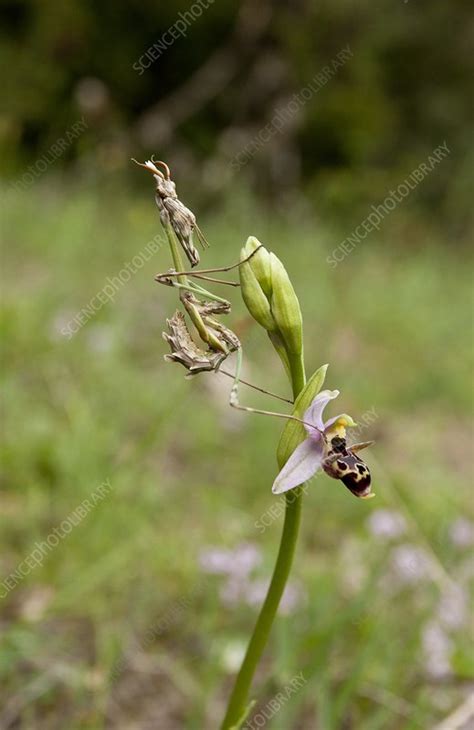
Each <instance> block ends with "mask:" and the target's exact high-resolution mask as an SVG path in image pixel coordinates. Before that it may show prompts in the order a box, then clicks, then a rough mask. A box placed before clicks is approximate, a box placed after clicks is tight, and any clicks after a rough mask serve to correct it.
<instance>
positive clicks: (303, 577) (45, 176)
mask: <svg viewBox="0 0 474 730" xmlns="http://www.w3.org/2000/svg"><path fill="white" fill-rule="evenodd" d="M0 7H1V14H2V19H3V23H2V41H1V47H0V59H1V62H2V67H3V68H4V70H5V74H4V80H3V84H4V89H3V94H2V101H3V104H2V112H1V116H0V138H1V143H2V148H3V151H4V157H3V159H4V165H3V173H2V175H3V177H2V182H1V185H2V213H3V215H2V221H3V225H2V243H3V245H2V251H3V253H2V284H3V287H2V292H3V293H2V376H3V381H4V388H3V407H2V419H3V429H2V432H3V433H2V450H3V454H2V464H3V469H2V482H1V484H2V489H1V493H0V521H1V527H2V529H1V539H2V545H1V552H0V566H1V581H2V582H1V584H0V596H1V598H0V620H1V627H2V639H1V660H0V672H1V682H0V687H1V688H0V706H1V709H0V728H2V730H3V729H4V728H15V729H20V730H36V729H39V728H41V729H44V730H56V729H57V730H63V729H64V728H67V729H68V730H79V729H80V730H82V729H86V730H105V729H106V728H118V729H120V730H148V729H150V730H151V728H153V730H155V729H156V728H159V729H160V730H161V729H163V730H177V729H179V728H186V729H189V730H200V729H201V728H210V729H212V728H215V727H218V723H219V721H220V719H221V718H222V714H223V710H224V707H225V701H226V698H227V697H228V693H229V691H230V688H231V685H232V679H233V676H234V674H235V671H236V669H237V668H238V665H239V661H240V658H241V655H242V652H243V650H244V648H245V644H246V640H247V638H248V636H249V633H250V631H251V628H252V627H253V624H254V621H255V618H256V615H257V611H258V607H259V605H260V603H261V600H262V597H263V593H264V588H265V582H266V581H267V580H268V578H269V576H270V574H271V570H272V567H273V562H274V559H275V555H276V550H277V546H278V542H279V538H280V531H281V525H282V514H281V511H282V510H281V500H279V499H276V498H275V497H273V496H272V494H271V490H270V487H271V483H272V481H273V479H274V477H275V473H276V459H275V450H276V445H277V442H278V438H279V434H280V432H281V428H282V427H281V422H279V421H277V420H276V419H275V420H271V419H265V418H261V417H259V416H250V415H247V414H242V413H236V412H235V411H232V410H231V409H230V408H229V407H228V405H227V401H228V393H229V383H230V381H229V380H228V379H227V378H225V377H224V376H223V375H214V374H207V375H206V374H203V375H200V376H198V377H196V378H195V379H193V380H186V379H185V378H184V374H185V371H184V370H183V369H182V368H180V367H179V366H178V365H170V364H165V363H164V361H163V355H164V354H165V353H166V351H167V347H166V344H165V343H164V342H163V340H162V338H161V333H162V331H163V329H164V326H165V319H166V318H167V317H169V316H170V315H171V314H172V313H173V312H174V310H175V308H176V297H175V295H174V293H173V291H172V290H171V289H166V288H165V287H159V286H158V285H157V284H155V283H154V281H153V277H154V274H155V273H156V272H157V271H165V270H166V269H167V268H168V267H169V266H170V265H171V264H170V257H169V254H168V252H167V250H166V248H165V247H163V248H160V250H159V251H157V252H156V253H155V254H154V255H149V254H147V255H146V256H145V257H144V258H142V263H141V264H140V266H137V265H133V263H131V262H132V261H133V259H134V257H136V256H139V255H143V252H144V251H146V250H147V249H146V246H147V243H148V242H150V241H151V240H152V239H154V237H155V236H156V235H157V234H160V233H161V231H160V225H159V219H158V216H157V212H156V207H155V204H154V201H153V185H152V180H151V179H149V177H148V176H147V175H146V174H145V173H144V172H142V171H141V170H140V169H139V168H136V167H134V166H133V165H131V164H130V157H132V156H133V157H137V158H138V159H140V160H141V159H144V158H146V157H149V156H150V155H151V154H152V153H155V154H156V155H157V157H158V158H162V159H165V160H166V161H167V162H168V164H169V165H170V167H171V169H172V172H173V177H174V179H175V181H176V183H177V187H178V192H179V194H180V197H181V198H182V200H183V201H184V202H185V203H186V204H187V205H188V206H189V207H191V208H192V210H193V211H194V212H195V213H196V215H197V217H198V220H199V224H200V227H201V228H202V229H203V231H204V232H205V235H206V237H207V239H208V240H209V242H210V243H211V247H210V249H209V250H208V251H207V252H206V253H205V254H203V255H202V265H203V266H206V267H208V266H222V265H226V264H229V263H233V262H235V261H236V260H237V258H238V254H239V250H240V247H241V245H242V244H243V243H244V241H245V239H246V238H247V236H248V235H250V234H252V235H255V236H257V237H258V238H259V239H260V240H261V241H262V242H263V243H264V244H265V245H266V246H267V248H270V249H272V250H274V251H275V253H276V254H277V255H278V256H279V257H280V258H281V259H282V260H283V261H284V263H285V265H286V266H287V269H288V271H289V274H290V276H291V279H292V282H293V284H294V286H295V289H296V290H297V293H298V296H299V298H300V302H301V307H302V310H303V316H304V327H305V346H306V363H307V368H308V371H309V374H310V373H311V372H312V371H313V370H315V369H316V368H317V367H319V366H320V365H321V364H323V363H326V362H328V363H330V367H329V371H328V377H327V380H326V386H327V387H329V388H339V389H340V390H341V396H340V398H339V401H338V403H337V404H336V405H335V406H334V407H335V408H337V407H338V406H340V408H339V410H343V411H347V412H348V413H350V414H351V415H353V416H354V418H355V419H356V420H358V421H359V422H360V423H361V424H366V425H365V426H364V427H363V428H361V431H360V433H361V435H362V434H363V435H362V438H363V439H364V440H365V439H366V438H374V439H376V441H377V443H376V446H375V447H373V448H372V449H371V450H370V452H368V453H367V462H368V463H369V465H370V467H371V469H372V472H373V482H374V491H375V492H376V495H377V497H376V499H374V500H372V501H370V502H362V501H358V500H356V499H354V498H353V497H352V496H351V495H350V493H349V492H348V491H347V490H346V489H345V488H344V487H343V486H342V485H341V484H339V483H338V482H336V481H334V480H330V479H328V478H327V477H325V476H321V475H319V476H318V477H317V479H316V480H314V482H311V484H310V486H309V488H308V493H307V496H306V498H305V505H304V515H303V525H302V533H301V536H300V542H299V547H298V552H297V558H296V561H295V565H294V570H293V573H292V581H291V585H290V587H289V589H288V592H287V594H286V596H285V599H284V602H283V606H282V610H281V615H280V617H279V619H278V621H277V623H276V624H275V627H274V630H273V633H272V636H271V641H270V643H269V646H268V648H267V651H266V653H265V656H264V660H263V662H262V665H261V667H260V670H259V673H258V675H257V678H256V681H255V684H254V696H255V698H256V699H257V705H256V711H259V712H261V713H264V715H263V716H264V717H265V713H266V717H265V726H268V727H271V728H275V730H288V729H290V730H306V729H308V730H359V728H364V730H379V729H380V730H382V729H383V730H399V729H400V728H401V729H403V730H418V729H421V728H423V729H425V728H435V727H438V726H439V727H440V728H441V727H445V726H444V725H443V726H441V723H442V722H443V720H445V719H446V718H449V717H450V716H451V715H452V714H453V713H455V712H456V711H459V710H460V714H458V717H461V720H460V721H459V722H458V724H454V720H453V721H452V722H451V721H450V722H451V724H450V725H449V726H448V725H446V727H450V728H453V730H454V728H458V729H459V730H460V729H461V728H467V727H470V725H469V722H472V719H471V720H470V719H469V708H468V704H467V703H468V695H469V692H470V691H471V690H472V680H473V673H474V670H473V666H472V656H471V655H472V652H470V651H469V640H468V639H469V637H470V634H469V629H468V618H469V588H470V586H471V585H472V578H473V575H474V570H473V565H472V545H473V542H474V515H473V512H474V510H473V499H472V458H471V450H472V400H471V395H470V390H471V388H470V386H471V384H472V355H473V347H472V345H473V340H472V275H471V270H472V269H471V266H472V256H471V253H470V246H469V243H470V240H471V237H472V203H471V198H470V193H471V189H472V160H473V150H472V138H471V137H470V134H469V131H470V119H469V116H468V90H469V87H468V81H469V77H470V75H471V68H470V66H471V55H472V53H471V50H470V47H469V42H470V40H472V13H470V5H469V4H468V3H467V2H463V1H458V2H452V3H449V4H448V3H445V2H441V1H440V0H439V1H438V0H434V1H433V2H429V3H428V2H422V1H421V0H420V2H415V0H410V1H409V2H403V1H402V0H397V1H395V0H392V1H391V2H389V1H388V0H383V2H381V3H379V4H378V5H377V6H376V7H374V5H373V4H371V3H369V2H366V1H364V2H358V3H355V2H348V1H347V0H340V1H339V2H336V3H329V2H319V3H316V2H311V1H309V0H300V1H299V2H298V1H295V2H262V3H258V4H257V3H253V2H241V3H237V2H230V0H219V2H214V3H211V2H209V1H208V0H201V2H200V3H199V2H196V3H194V5H192V4H191V3H189V4H187V3H183V2H177V3H174V4H169V5H168V6H166V7H163V6H162V5H161V4H159V3H156V2H154V3H152V2H148V1H146V2H141V3H138V2H134V1H133V0H130V1H129V2H123V1H122V2H115V3H111V2H103V3H96V4H94V3H92V2H88V1H87V0H71V1H70V2H69V3H64V4H62V3H59V2H57V0H43V1H42V2H41V3H40V2H38V1H37V0H24V1H21V0H18V1H16V2H14V1H13V0H10V1H5V2H2V3H1V6H0ZM199 11H200V12H199ZM180 14H181V15H180ZM183 18H184V20H183ZM190 18H191V20H190ZM179 20H181V21H183V22H186V29H185V35H182V36H181V35H177V37H176V38H175V39H173V38H172V35H171V34H170V33H171V32H170V30H169V29H170V28H176V27H178V28H179V27H180V26H176V23H177V21H179ZM170 39H171V40H172V42H169V41H170ZM160 43H161V45H160ZM153 44H155V45H156V47H158V48H160V49H161V50H160V51H159V53H158V51H157V50H156V47H155V50H154V51H153V50H152V51H150V50H149V49H150V48H152V47H153ZM346 47H349V48H350V50H351V57H350V58H349V59H348V60H347V61H346V62H345V63H343V64H342V65H341V66H340V67H339V68H337V70H335V71H334V73H331V74H330V75H329V76H328V75H327V73H326V81H325V83H324V84H320V82H317V84H318V87H317V91H316V92H315V93H313V94H312V95H311V96H310V98H309V99H308V100H307V101H305V103H304V104H298V105H297V107H298V108H297V109H295V110H294V112H292V113H291V114H289V115H287V119H286V122H285V124H284V125H283V128H282V129H281V130H280V131H278V132H275V133H273V134H272V135H271V139H270V140H269V141H268V142H266V143H265V142H263V143H261V142H260V143H259V144H258V149H255V150H254V152H253V153H252V154H249V155H247V157H246V164H245V165H242V166H240V167H239V166H236V165H235V164H233V162H234V161H235V159H236V156H237V155H239V154H240V153H242V151H244V150H246V149H247V150H248V149H250V148H249V147H248V145H251V144H252V141H255V139H256V138H258V139H260V140H261V137H258V135H260V134H261V130H262V129H264V128H265V126H266V125H267V124H268V123H269V122H271V120H272V118H274V117H275V114H276V112H277V111H278V110H282V109H287V108H288V104H290V102H291V100H292V99H293V98H294V94H298V93H299V92H300V91H301V90H302V89H303V88H305V87H306V86H307V85H308V84H309V83H310V82H311V81H312V80H313V79H315V78H316V77H317V76H318V74H321V73H325V72H324V71H323V69H324V68H325V67H326V66H329V67H330V68H332V69H334V66H333V60H334V59H335V58H336V57H337V54H338V53H340V51H341V50H342V49H344V48H346ZM147 53H148V55H147ZM153 53H155V55H157V56H158V57H157V58H156V59H155V60H154V61H153V62H151V61H150V58H151V55H150V54H153ZM140 59H141V60H140ZM134 64H135V68H134ZM148 64H149V67H147V68H145V65H148ZM137 69H138V70H137ZM61 140H62V141H61ZM444 142H446V144H447V146H448V148H449V150H450V153H449V154H448V155H447V156H446V157H445V158H444V159H442V160H441V161H440V162H439V164H437V165H436V166H435V167H434V168H433V170H432V171H431V172H430V173H429V174H428V175H426V176H425V177H424V179H423V180H422V181H421V182H420V183H419V185H418V186H417V187H416V188H415V189H414V190H413V191H411V192H410V194H409V195H408V196H407V197H405V198H404V199H403V201H402V202H401V203H400V204H398V205H397V206H396V208H395V209H394V210H393V211H392V212H390V214H389V215H387V216H386V217H385V218H384V220H383V221H382V222H381V224H380V229H379V230H378V231H377V230H375V231H372V232H370V233H369V234H368V235H367V236H366V237H365V238H364V240H363V241H361V242H360V243H359V244H358V245H357V246H356V247H354V248H353V250H351V251H350V253H349V254H348V255H347V256H346V257H345V258H344V259H343V260H342V261H341V262H340V263H339V264H338V265H337V266H335V267H332V266H330V265H329V264H328V261H327V258H328V257H330V256H331V255H332V252H333V251H334V250H335V249H337V247H338V246H340V245H341V243H342V242H343V241H344V240H345V239H346V238H347V237H349V236H351V235H353V231H354V229H355V228H357V227H358V226H359V225H360V224H361V223H362V221H363V220H364V219H365V218H366V217H367V215H368V214H369V213H370V212H371V206H372V205H375V206H377V205H380V204H382V203H383V201H384V199H385V198H386V197H387V196H388V195H389V192H390V190H391V189H393V188H397V186H398V185H400V184H401V183H403V181H404V180H405V179H406V178H408V177H409V175H410V173H411V172H412V171H413V170H414V169H416V168H418V167H419V165H420V164H422V163H424V162H426V160H427V158H428V156H429V155H430V154H431V153H432V151H433V150H434V149H435V148H437V147H438V146H439V145H442V144H443V143H444ZM145 259H146V260H145ZM127 264H129V268H130V266H131V267H134V273H133V275H130V277H129V278H128V281H126V282H125V283H123V285H120V286H119V287H118V288H117V291H116V292H115V294H114V298H113V301H106V302H105V303H104V304H103V305H101V306H100V307H98V308H97V311H95V312H93V313H92V314H91V315H90V316H88V317H87V318H86V321H85V322H84V324H83V326H81V327H78V328H77V329H78V331H77V332H76V333H75V334H74V335H73V336H72V337H68V336H65V335H64V330H65V328H66V327H67V326H68V323H70V322H71V321H72V320H73V318H74V317H75V316H76V315H77V314H78V312H80V311H81V310H82V309H84V308H87V307H88V305H89V303H90V301H91V299H93V297H95V296H96V295H97V293H98V292H100V291H101V290H102V289H103V287H104V286H105V285H106V284H107V281H108V279H113V278H114V277H118V276H119V272H121V271H122V270H123V268H124V267H125V266H126V265H127ZM218 290H219V293H222V294H223V295H224V296H227V295H228V296H229V298H231V299H232V302H233V309H232V314H231V315H230V317H229V318H228V323H229V325H230V326H231V327H233V328H234V329H235V330H236V331H237V332H238V333H239V336H240V337H241V339H242V342H243V346H244V355H245V376H246V377H247V379H249V380H251V381H252V382H253V383H255V384H256V385H260V386H264V387H266V388H268V389H270V390H272V391H274V392H277V393H280V394H282V395H286V394H287V392H288V386H287V384H286V379H285V376H284V373H283V372H282V370H281V367H280V364H279V362H278V361H277V358H276V356H275V355H274V352H273V350H272V348H271V346H270V344H269V343H268V341H267V339H266V336H265V334H264V333H263V332H262V331H261V330H260V329H259V328H258V326H257V325H256V324H255V323H253V321H252V320H251V319H250V318H249V316H248V314H247V312H246V310H245V307H244V306H243V304H242V302H241V301H239V294H238V292H236V291H235V290H229V292H226V290H225V289H221V288H219V289H218ZM216 291H217V287H216ZM95 301H97V300H95ZM231 368H232V364H230V365H228V369H231ZM241 399H242V401H243V402H244V403H246V404H249V405H250V404H252V405H256V406H260V407H266V408H271V409H274V408H278V402H277V401H272V399H271V398H269V397H266V396H263V395H260V394H256V393H254V392H253V391H250V390H248V389H245V390H244V389H242V394H241ZM280 405H281V404H280ZM336 412H339V411H333V413H336ZM104 482H108V483H109V484H110V489H109V491H108V492H107V494H106V496H104V497H103V498H101V499H99V500H98V501H97V503H96V504H94V505H93V508H92V509H90V510H89V509H87V510H86V512H87V513H86V515H85V516H84V517H83V518H82V519H80V520H79V521H78V523H77V525H76V526H74V527H73V529H71V530H70V532H68V534H65V535H64V537H62V538H61V539H60V540H58V544H57V545H55V546H54V548H52V549H50V550H47V551H46V552H45V554H44V555H43V557H42V559H41V560H40V561H39V563H40V564H36V565H33V567H31V566H30V567H28V565H27V563H25V561H26V560H27V559H28V557H29V556H30V555H31V554H32V551H33V550H34V549H35V546H36V545H37V544H41V543H42V542H43V543H44V541H46V540H47V538H48V537H49V536H51V535H52V534H54V530H55V529H57V528H58V527H60V526H61V525H62V524H64V521H65V520H67V519H68V518H69V516H70V515H72V514H73V513H76V510H77V509H78V508H79V507H80V505H81V504H84V500H89V503H91V501H93V500H94V495H96V494H97V489H98V487H99V486H100V485H101V484H103V483H104ZM51 542H52V541H51ZM25 565H26V566H27V567H26V568H25ZM19 566H22V568H21V570H22V571H23V572H24V575H23V574H22V573H21V572H19V571H20V568H19ZM12 576H16V577H13V578H12ZM9 580H10V583H8V581H9ZM301 672H302V673H303V676H304V678H305V683H304V685H303V686H302V688H301V689H299V690H298V692H296V693H295V694H292V695H291V696H290V697H289V698H288V700H287V701H285V703H283V704H282V705H281V707H280V708H279V710H278V712H275V713H274V714H273V715H272V714H271V711H270V710H269V707H270V705H269V704H268V703H269V702H271V700H272V698H274V697H275V696H276V695H277V694H278V693H279V692H282V691H283V692H284V688H285V687H287V686H288V685H289V683H290V681H291V679H292V678H293V677H295V676H296V675H298V674H299V673H301ZM463 713H464V714H463ZM463 718H464V719H463ZM251 722H254V721H251ZM256 722H259V720H258V717H257V716H255V723H256ZM249 727H259V725H258V724H249Z"/></svg>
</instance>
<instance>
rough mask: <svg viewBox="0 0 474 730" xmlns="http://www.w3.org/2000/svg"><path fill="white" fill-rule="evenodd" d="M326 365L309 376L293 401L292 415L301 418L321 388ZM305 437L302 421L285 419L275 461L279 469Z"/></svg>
mask: <svg viewBox="0 0 474 730" xmlns="http://www.w3.org/2000/svg"><path fill="white" fill-rule="evenodd" d="M327 369H328V366H327V365H321V367H320V368H319V369H318V370H316V372H315V373H313V375H312V376H311V377H310V379H309V380H308V382H307V383H306V385H305V387H304V388H303V390H302V391H301V393H300V394H299V396H298V398H297V399H296V401H295V405H294V408H293V412H292V414H291V415H292V416H297V417H298V418H303V415H304V413H305V411H306V410H307V408H309V406H310V405H311V402H312V400H313V398H314V397H315V396H316V395H317V394H318V393H319V391H320V390H321V388H322V386H323V384H324V380H325V378H326V371H327ZM305 438H306V431H305V428H304V426H303V424H302V423H298V421H287V423H286V426H285V428H284V429H283V433H282V434H281V437H280V441H279V443H278V448H277V461H278V466H279V468H280V469H282V468H283V466H284V465H285V464H286V462H287V461H288V459H289V458H290V456H291V455H292V453H293V451H294V450H295V449H296V447H297V446H298V445H299V444H300V443H301V442H302V441H304V439H305Z"/></svg>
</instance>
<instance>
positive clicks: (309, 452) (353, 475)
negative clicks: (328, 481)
mask: <svg viewBox="0 0 474 730" xmlns="http://www.w3.org/2000/svg"><path fill="white" fill-rule="evenodd" d="M338 395H339V391H338V390H322V391H321V392H320V393H318V395H317V396H316V397H315V398H314V399H313V402H312V403H311V405H310V407H309V408H308V409H307V411H306V412H305V414H304V417H303V422H304V427H305V429H306V432H307V434H308V436H307V438H306V439H305V440H304V441H303V443H301V444H300V445H299V446H297V448H296V449H295V450H294V452H293V453H292V455H291V456H290V458H289V459H288V461H287V462H286V464H285V465H284V467H283V469H282V470H281V471H280V473H279V474H278V476H277V478H276V479H275V481H274V483H273V487H272V491H273V493H274V494H282V493H283V492H287V491H288V490H289V489H293V488H294V487H298V486H299V485H300V484H303V482H306V481H307V480H308V479H310V478H311V477H312V476H314V475H315V474H316V472H317V471H319V469H324V471H325V472H326V473H327V474H328V476H331V477H333V478H335V479H341V480H342V481H343V482H344V484H345V485H346V486H347V487H348V489H350V491H351V492H352V493H353V494H354V495H355V496H356V497H362V498H363V499H367V498H368V497H372V496H374V495H373V494H371V492H370V473H369V470H368V468H367V466H366V465H365V464H364V462H363V461H362V460H361V459H359V457H357V456H355V454H354V453H353V451H357V450H358V449H359V448H364V447H365V446H367V445H369V442H367V443H365V444H356V445H355V447H347V446H346V428H348V427H351V426H356V425H357V424H356V423H355V422H354V421H353V419H352V418H351V417H350V416H348V415H347V414H345V413H342V414H340V415H339V416H334V417H333V418H329V419H328V420H327V421H323V412H324V409H325V408H326V406H327V404H328V403H329V401H330V400H333V399H334V398H337V396H338Z"/></svg>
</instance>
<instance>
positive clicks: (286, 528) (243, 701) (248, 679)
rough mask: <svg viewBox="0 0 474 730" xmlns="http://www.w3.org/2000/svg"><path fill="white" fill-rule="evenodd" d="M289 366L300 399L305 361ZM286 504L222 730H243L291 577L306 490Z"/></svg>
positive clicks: (299, 490) (287, 496) (289, 494)
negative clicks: (266, 583) (267, 581)
mask: <svg viewBox="0 0 474 730" xmlns="http://www.w3.org/2000/svg"><path fill="white" fill-rule="evenodd" d="M289 363H290V379H291V385H292V388H293V396H294V398H295V399H296V397H297V396H298V395H299V394H300V392H301V391H302V390H303V388H304V386H305V383H306V377H305V372H304V363H303V358H302V356H294V357H292V356H291V355H290V357H289ZM285 502H286V505H285V521H284V524H283V532H282V535H281V540H280V548H279V550H278V556H277V559H276V563H275V568H274V570H273V575H272V580H271V582H270V586H269V588H268V592H267V595H266V598H265V601H264V602H263V606H262V608H261V610H260V614H259V616H258V619H257V623H256V624H255V628H254V630H253V634H252V636H251V639H250V642H249V645H248V647H247V652H246V654H245V657H244V660H243V662H242V666H241V667H240V671H239V673H238V675H237V679H236V681H235V685H234V689H233V692H232V695H231V697H230V700H229V704H228V707H227V712H226V715H225V717H224V720H223V722H222V725H221V730H232V728H236V729H237V728H239V727H240V726H241V724H242V722H243V720H244V719H245V717H246V715H247V712H246V709H247V703H248V695H249V691H250V687H251V684H252V679H253V676H254V674H255V671H256V669H257V665H258V663H259V661H260V658H261V656H262V654H263V651H264V649H265V646H266V643H267V640H268V636H269V634H270V631H271V628H272V625H273V621H274V619H275V616H276V613H277V610H278V606H279V604H280V600H281V597H282V595H283V591H284V590H285V586H286V582H287V580H288V576H289V574H290V570H291V565H292V563H293V556H294V554H295V548H296V541H297V539H298V531H299V526H300V521H301V507H302V502H303V489H302V487H298V488H297V489H293V490H291V491H290V492H287V493H286V494H285Z"/></svg>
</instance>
